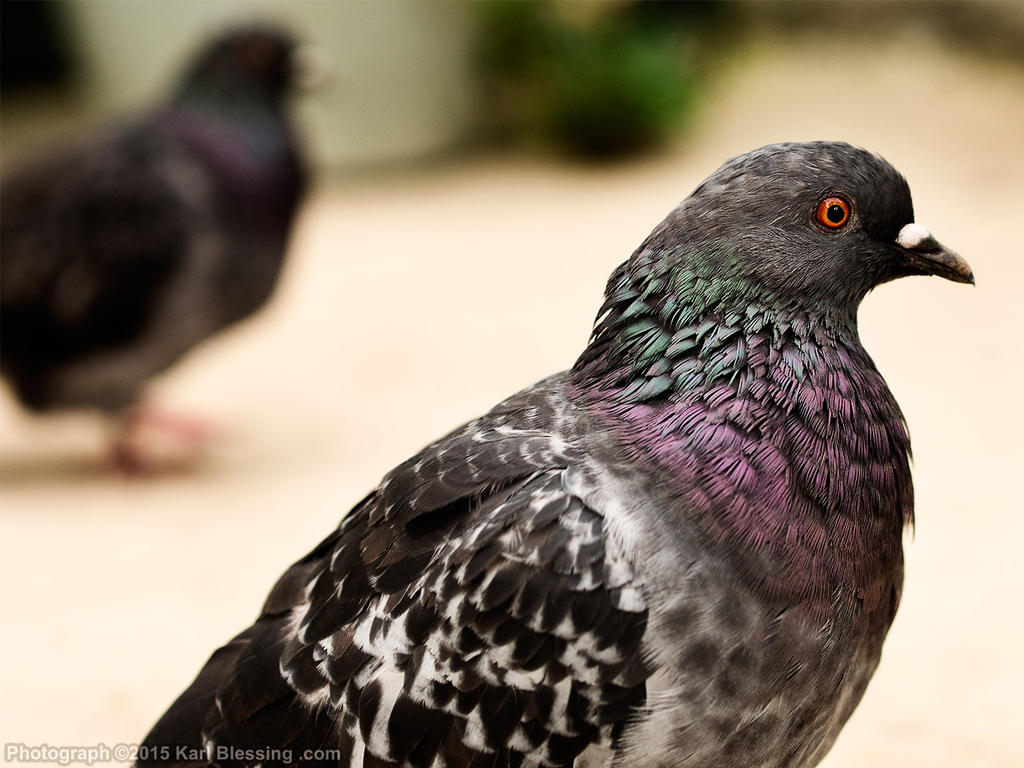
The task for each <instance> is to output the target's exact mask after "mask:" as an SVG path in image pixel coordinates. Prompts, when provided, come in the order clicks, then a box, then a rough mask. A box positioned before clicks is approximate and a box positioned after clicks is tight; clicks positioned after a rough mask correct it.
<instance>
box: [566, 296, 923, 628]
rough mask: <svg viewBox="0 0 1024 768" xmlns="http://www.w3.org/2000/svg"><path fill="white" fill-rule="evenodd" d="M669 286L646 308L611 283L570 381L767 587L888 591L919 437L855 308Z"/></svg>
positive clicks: (691, 520)
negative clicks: (673, 295)
mask: <svg viewBox="0 0 1024 768" xmlns="http://www.w3.org/2000/svg"><path fill="white" fill-rule="evenodd" d="M613 281H614V278H613ZM620 293H621V292H620ZM641 298H642V297H641ZM663 299H664V297H663V298H662V300H660V301H658V302H653V301H651V300H649V299H648V300H646V305H645V306H646V309H647V310H650V311H644V310H641V311H636V309H635V308H636V305H637V302H638V301H640V300H641V299H640V298H636V293H635V292H630V291H627V292H625V293H622V295H620V296H619V298H618V299H616V297H615V295H613V294H610V298H609V302H608V304H606V307H605V310H606V311H605V316H604V319H603V320H602V321H601V323H600V324H599V325H598V328H597V330H596V331H595V336H594V339H593V341H592V342H591V345H590V346H589V347H588V349H587V351H586V352H585V353H584V354H583V356H582V357H581V358H580V360H579V361H578V362H577V364H576V366H575V367H574V368H573V370H572V372H571V378H570V396H571V397H573V398H574V399H575V400H576V402H579V403H581V405H582V406H583V407H584V408H585V409H586V410H587V411H588V412H589V413H590V414H591V415H592V416H593V417H594V418H595V419H596V420H597V421H598V423H600V424H602V425H603V426H604V428H605V429H606V430H607V432H608V433H609V434H610V435H611V436H612V437H613V438H614V439H615V440H616V441H618V442H619V443H620V445H621V446H622V447H623V449H624V451H625V452H626V453H627V455H628V456H629V457H630V458H631V460H634V461H636V462H637V463H638V464H639V465H640V466H647V467H653V469H654V471H655V473H656V474H657V475H658V476H660V477H663V478H664V482H665V485H666V488H667V490H668V491H669V492H670V493H672V494H673V495H674V496H675V497H676V498H678V504H676V505H675V506H674V509H675V510H677V511H678V512H677V514H679V516H680V519H679V521H678V524H679V525H684V526H696V527H697V529H698V530H699V531H701V532H702V533H703V534H704V535H705V537H706V538H707V540H708V541H709V542H710V543H711V544H712V545H719V544H721V545H722V546H723V551H724V552H727V553H729V556H730V557H733V558H736V559H738V564H737V566H738V568H739V569H740V570H741V571H742V572H743V573H744V574H745V575H746V576H747V577H748V578H749V579H750V580H751V581H752V582H753V583H754V585H755V587H756V588H757V589H759V590H761V591H763V592H764V593H765V594H767V595H768V596H770V597H773V598H778V599H780V600H782V601H785V602H787V603H791V602H793V601H797V602H803V603H805V604H809V605H811V606H813V607H814V610H815V611H816V612H819V611H827V610H828V605H829V603H830V602H831V601H833V600H834V599H836V595H837V594H840V593H844V594H850V591H851V590H852V592H853V594H855V595H856V599H857V600H859V601H861V602H862V603H864V604H866V605H868V607H872V606H873V607H875V608H877V607H879V606H880V605H883V604H889V603H888V601H890V600H891V599H893V596H894V595H898V592H899V585H900V582H901V578H902V529H903V525H904V524H905V523H909V522H911V520H912V515H913V489H912V484H911V477H910V469H909V462H908V459H909V453H910V443H909V438H908V436H907V431H906V426H905V423H904V420H903V416H902V414H901V412H900V410H899V407H898V406H897V404H896V401H895V400H894V398H893V397H892V394H891V393H890V392H889V389H888V387H887V386H886V384H885V381H884V380H883V379H882V377H881V375H880V374H879V373H878V371H877V370H876V369H875V367H874V365H873V363H872V361H871V359H870V357H869V356H868V354H867V352H865V351H864V349H863V347H862V346H861V344H860V341H859V339H858V336H857V332H856V325H855V321H854V320H853V318H852V316H849V315H842V316H840V315H835V316H832V315H823V314H820V313H819V312H817V311H813V312H802V311H799V310H797V309H796V308H793V307H790V308H787V309H784V310H780V309H778V308H777V307H774V306H770V305H769V306H762V305H759V304H757V303H750V304H748V305H746V306H745V307H744V308H743V310H741V311H735V310H734V309H730V310H728V311H727V310H724V309H720V308H715V307H709V308H704V309H701V310H699V311H693V310H692V309H687V308H685V307H674V308H673V310H672V311H671V312H666V311H665V303H666V302H665V301H664V300H663ZM726 305H727V304H726V302H723V303H722V305H720V306H726ZM728 306H733V304H728ZM893 590H895V592H893V594H890V592H892V591H893Z"/></svg>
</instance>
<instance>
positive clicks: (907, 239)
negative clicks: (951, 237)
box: [896, 223, 974, 285]
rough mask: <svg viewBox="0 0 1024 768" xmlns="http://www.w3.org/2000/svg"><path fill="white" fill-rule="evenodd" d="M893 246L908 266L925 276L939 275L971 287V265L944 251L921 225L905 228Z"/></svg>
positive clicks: (956, 254) (947, 249) (946, 249)
mask: <svg viewBox="0 0 1024 768" xmlns="http://www.w3.org/2000/svg"><path fill="white" fill-rule="evenodd" d="M896 245H898V246H899V247H900V248H902V249H903V254H904V256H905V257H906V259H907V261H909V262H910V264H911V266H913V267H914V268H915V269H919V270H921V272H923V273H924V274H926V275H938V276H939V277H944V278H946V279H947V280H952V281H953V282H955V283H970V284H971V285H974V273H973V272H972V271H971V265H970V264H968V263H967V262H966V261H965V260H964V259H963V257H962V256H960V255H959V254H958V253H954V252H953V251H951V250H950V249H949V248H946V247H945V246H944V245H943V244H942V243H940V242H939V241H938V240H936V239H935V238H934V237H933V236H932V233H931V232H929V231H928V229H927V228H925V227H923V226H921V225H920V224H913V223H912V224H907V225H906V226H904V227H903V229H901V230H900V233H899V235H897V237H896Z"/></svg>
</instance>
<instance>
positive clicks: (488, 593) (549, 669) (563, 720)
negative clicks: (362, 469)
mask: <svg viewBox="0 0 1024 768" xmlns="http://www.w3.org/2000/svg"><path fill="white" fill-rule="evenodd" d="M553 415H554V409H553V407H552V397H551V391H550V390H549V389H547V388H545V387H544V386H543V385H542V386H541V387H540V388H539V389H537V388H535V389H534V390H532V391H531V390H528V391H527V392H525V393H522V394H520V395H518V396H516V397H514V398H512V399H510V400H509V401H506V403H504V404H503V405H502V406H499V407H498V408H497V409H495V410H494V411H492V412H491V413H490V414H488V415H487V416H485V417H483V418H482V419H480V420H478V421H476V422H472V423H471V424H469V425H467V426H466V427H465V428H463V429H462V430H459V431H457V432H455V433H453V434H452V435H449V436H448V437H446V438H443V439H442V440H440V441H438V442H437V443H435V444H433V445H431V446H429V447H428V448H426V449H425V450H424V451H423V452H422V453H420V454H419V455H418V456H416V457H414V458H413V459H412V460H410V461H409V462H406V463H405V464H403V465H401V466H399V467H398V468H396V469H395V470H394V471H393V472H392V473H390V474H389V475H388V476H387V477H386V478H385V480H384V482H383V483H382V485H381V486H380V487H379V488H378V490H377V491H376V492H374V493H373V494H371V495H370V496H369V497H367V498H366V499H365V500H364V501H363V502H362V503H361V504H360V505H358V506H357V507H356V508H355V509H354V510H353V511H352V512H351V513H350V514H349V515H348V516H347V517H346V518H345V520H344V521H343V522H342V524H341V526H340V528H339V529H338V530H337V531H335V532H334V533H333V534H332V535H331V536H329V537H328V538H327V539H326V540H325V541H324V542H322V543H321V544H320V546H319V547H317V549H315V550H314V551H313V552H312V553H310V554H309V555H308V556H307V557H305V558H304V559H303V560H301V561H299V562H298V563H296V564H295V565H294V566H292V568H291V569H290V570H289V571H287V572H286V573H285V575H284V576H283V577H282V578H281V580H280V581H279V582H278V584H277V586H276V587H275V588H274V590H273V591H272V592H271V594H270V597H269V598H268V600H267V602H266V605H265V606H264V611H263V614H262V616H261V617H260V619H259V620H258V621H257V623H256V624H255V625H254V626H253V627H251V628H250V629H249V630H247V631H246V632H245V633H243V634H242V635H240V636H239V637H238V638H236V639H235V640H234V641H232V643H230V644H229V645H227V646H225V648H222V649H221V650H219V651H217V653H215V654H214V656H213V658H212V659H211V660H210V662H209V666H208V667H207V669H206V670H204V671H203V672H202V673H200V676H199V677H198V678H197V680H196V682H195V683H194V684H193V687H192V688H191V689H189V691H186V693H185V694H183V695H182V697H181V698H180V699H179V701H178V702H177V703H175V705H173V706H172V708H171V710H170V711H169V712H168V713H167V715H165V716H164V718H163V720H161V722H160V723H159V724H158V725H157V727H156V728H154V731H153V733H151V734H150V737H149V739H148V740H147V744H148V745H157V744H165V745H166V744H171V743H191V744H200V743H201V744H202V745H203V746H204V747H205V748H206V749H208V750H209V754H210V755H213V756H214V762H227V763H230V762H231V761H230V760H226V761H218V760H217V759H216V755H218V754H221V755H224V756H227V755H230V754H232V750H235V753H236V754H237V753H238V752H237V750H239V749H243V750H244V749H246V748H249V749H252V748H259V747H261V746H262V745H276V746H279V747H288V748H289V749H290V750H291V752H290V754H289V755H278V756H277V757H278V759H280V761H281V762H287V759H288V758H289V757H290V758H292V759H295V760H301V759H302V755H307V757H308V755H310V754H315V750H317V749H332V750H340V764H341V765H342V766H346V765H350V764H351V765H364V766H369V765H380V766H384V765H391V766H393V765H409V766H417V767H418V766H424V767H426V766H431V765H447V766H460V767H461V766H478V765H479V766H483V765H486V766H492V765H521V764H523V761H524V760H526V759H529V760H530V761H532V762H533V763H534V764H537V763H539V764H544V765H565V766H571V765H572V764H573V762H574V760H575V759H576V757H577V756H579V755H580V754H581V753H583V752H584V751H585V750H586V749H588V748H589V747H591V746H595V747H597V748H599V749H600V748H606V749H610V748H613V746H614V744H615V741H616V739H617V737H618V736H619V733H620V731H621V729H622V727H623V726H624V724H625V722H626V720H627V717H628V715H629V714H630V712H631V711H633V710H634V708H636V707H639V706H641V705H642V704H643V702H644V695H645V680H646V678H647V676H648V674H649V670H648V669H647V668H646V667H645V665H644V663H643V662H642V660H641V654H640V644H641V638H642V636H643V633H644V630H645V628H646V622H647V608H646V603H645V600H644V596H643V594H642V591H641V589H640V588H639V586H638V585H637V584H636V583H635V579H634V577H633V573H632V568H631V566H630V563H629V562H628V558H626V557H624V556H623V555H620V554H616V553H613V552H612V551H611V548H610V547H609V546H606V539H605V536H604V528H603V520H602V517H601V515H600V514H599V513H598V512H596V511H595V510H594V509H592V508H590V507H588V506H587V504H585V503H584V502H583V501H582V500H581V499H580V498H578V497H577V496H576V495H574V494H573V493H572V492H570V491H569V490H567V485H570V486H571V485H572V483H571V482H570V479H569V475H570V474H571V473H572V471H573V458H572V456H571V455H570V454H571V451H570V450H568V449H567V448H566V443H565V442H564V441H563V440H561V439H560V438H559V437H557V436H555V435H554V434H553V431H552V430H551V429H545V428H544V427H543V423H544V422H545V421H546V420H548V419H550V418H552V417H553ZM211 667H212V668H213V669H212V671H211ZM196 702H199V704H198V705H197V703H196ZM197 731H201V736H200V735H199V733H198V732H197ZM218 750H219V751H218ZM307 750H314V751H313V752H307ZM263 757H264V758H266V757H268V755H264V756H263ZM269 757H273V756H269ZM269 762H273V759H271V760H270V761H269ZM327 762H329V763H333V764H335V765H337V764H339V757H338V753H334V754H332V755H331V756H330V759H328V760H327ZM266 764H268V761H267V760H266V759H264V765H266Z"/></svg>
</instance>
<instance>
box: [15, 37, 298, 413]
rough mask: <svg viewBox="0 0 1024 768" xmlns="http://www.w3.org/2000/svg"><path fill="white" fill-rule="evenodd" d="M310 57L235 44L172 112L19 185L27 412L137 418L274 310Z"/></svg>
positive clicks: (116, 132) (20, 342) (63, 156)
mask: <svg viewBox="0 0 1024 768" xmlns="http://www.w3.org/2000/svg"><path fill="white" fill-rule="evenodd" d="M301 50H302V49H299V48H297V46H296V44H295V43H294V42H293V41H292V40H291V38H290V37H289V36H288V35H287V34H285V33H284V32H282V31H279V30H277V29H275V28H271V27H262V26H246V27H240V28H234V29H231V30H229V31H227V32H225V33H223V34H222V35H221V36H219V37H218V38H217V39H215V40H214V41H212V42H211V43H210V44H209V45H208V47H206V48H205V50H203V51H201V52H200V53H199V54H198V56H197V57H196V58H195V60H194V61H193V62H192V64H191V66H190V67H189V68H188V70H187V71H186V73H185V74H184V77H183V78H182V80H181V82H180V84H179V85H178V87H177V89H176V91H175V92H174V94H173V96H172V97H171V98H170V99H169V100H167V101H166V102H165V103H161V104H159V105H157V106H155V107H154V108H152V109H150V110H149V111H148V112H146V113H145V114H143V115H142V116H140V117H138V118H136V119H133V120H130V121H127V122H123V123H120V124H117V125H114V126H111V127H109V128H107V129H105V130H102V131H100V132H99V133H97V134H95V135H92V136H90V137H88V138H86V139H85V140H83V141H80V142H78V143H76V144H74V145H72V146H70V147H64V148H58V149H56V150H55V151H54V152H53V153H52V154H50V155H47V156H44V157H42V158H40V159H38V160H36V161H35V162H33V163H30V164H28V165H27V166H25V167H23V168H21V169H19V170H18V171H16V172H14V173H13V174H12V175H10V176H9V177H8V178H6V179H4V181H3V184H2V190H0V201H2V202H0V270H2V274H0V278H2V289H0V290H2V295H0V327H2V332H0V333H2V338H0V342H2V344H0V348H2V353H0V370H2V372H3V375H4V376H5V378H7V380H8V381H9V382H10V384H11V385H12V387H13V390H14V392H15V394H16V396H17V397H18V399H19V400H20V401H21V403H22V404H24V405H25V406H26V407H27V408H29V409H31V410H33V411H50V410H59V409H79V408H87V409H98V410H100V411H102V412H104V413H107V414H111V415H114V416H121V417H125V416H126V414H132V413H134V412H133V410H132V409H133V407H134V406H135V405H136V403H137V402H138V401H139V399H140V396H141V394H142V391H143V389H144V387H145V385H146V383H147V382H148V381H149V380H150V379H151V378H152V377H153V376H155V375H156V374H159V373H161V372H162V371H164V370H165V369H167V368H168V367H170V366H171V365H172V364H174V363H175V362H176V361H178V360H179V359H180V358H181V357H182V356H183V355H184V354H185V353H187V352H188V351H189V350H190V349H192V348H193V347H194V346H195V345H196V344H198V343H200V342H201V341H203V340H204V339H206V338H208V337H209V336H211V335H212V334H215V333H217V332H218V331H220V330H222V329H224V328H226V327H227V326H229V325H232V324H233V323H236V322H238V321H239V320H242V319H243V318H246V317H248V316H249V315H251V314H253V313H254V312H256V311H257V310H258V309H259V308H260V307H261V306H262V305H263V304H264V303H265V302H266V301H267V299H268V297H269V296H270V295H271V292H272V290H273V288H274V286H275V283H276V282H277V278H278V274H279V272H280V269H281V265H282V260H283V257H284V254H285V249H286V244H287V241H288V236H289V231H290V229H291V226H292V223H293V220H294V218H295V213H296V210H297V208H298V206H299V204H300V201H301V199H302V196H303V192H304V189H305V187H306V183H307V182H306V176H307V174H306V171H305V168H304V164H303V160H302V158H301V157H300V149H299V146H298V140H297V137H296V135H295V132H294V131H293V128H292V126H291V124H290V122H289V119H288V115H287V114H286V106H287V104H286V99H287V96H288V95H289V93H290V91H291V87H292V85H293V84H294V83H295V82H296V77H297V73H298V69H297V65H298V64H299V63H301V58H300V57H299V56H298V54H299V53H300V52H301ZM131 423H132V421H131V419H130V418H128V425H129V426H130V425H131Z"/></svg>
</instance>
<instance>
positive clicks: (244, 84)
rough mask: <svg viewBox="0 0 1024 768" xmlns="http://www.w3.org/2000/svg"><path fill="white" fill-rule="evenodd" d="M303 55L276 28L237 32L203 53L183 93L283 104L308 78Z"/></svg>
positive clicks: (240, 28)
mask: <svg viewBox="0 0 1024 768" xmlns="http://www.w3.org/2000/svg"><path fill="white" fill-rule="evenodd" d="M301 53H302V49H301V48H299V47H298V46H297V45H296V42H295V40H293V39H292V37H291V36H290V35H289V34H288V33H286V32H284V31H282V30H280V29H278V28H276V27H271V26H263V25H259V26H244V27H237V28H233V29H230V30H229V31H227V32H225V33H223V34H222V35H220V36H219V37H217V38H216V39H214V40H213V41H212V42H211V43H209V45H207V46H206V47H205V48H204V49H203V50H202V51H200V53H199V55H198V56H197V57H196V59H195V60H194V61H193V63H192V65H191V67H190V68H189V70H188V71H187V73H186V75H185V78H184V83H183V87H182V91H183V92H184V93H186V94H188V93H190V92H200V93H203V94H206V95H210V94H211V93H213V94H216V93H218V92H220V93H223V94H224V96H225V97H226V98H231V97H237V96H238V95H239V94H247V95H258V96H259V97H261V98H269V99H272V100H280V99H282V98H283V97H284V96H285V95H286V94H287V93H288V91H289V90H290V89H291V88H292V86H294V85H297V84H300V83H301V80H302V78H303V77H304V74H305V73H304V72H303V71H302V66H303V59H302V56H301Z"/></svg>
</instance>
